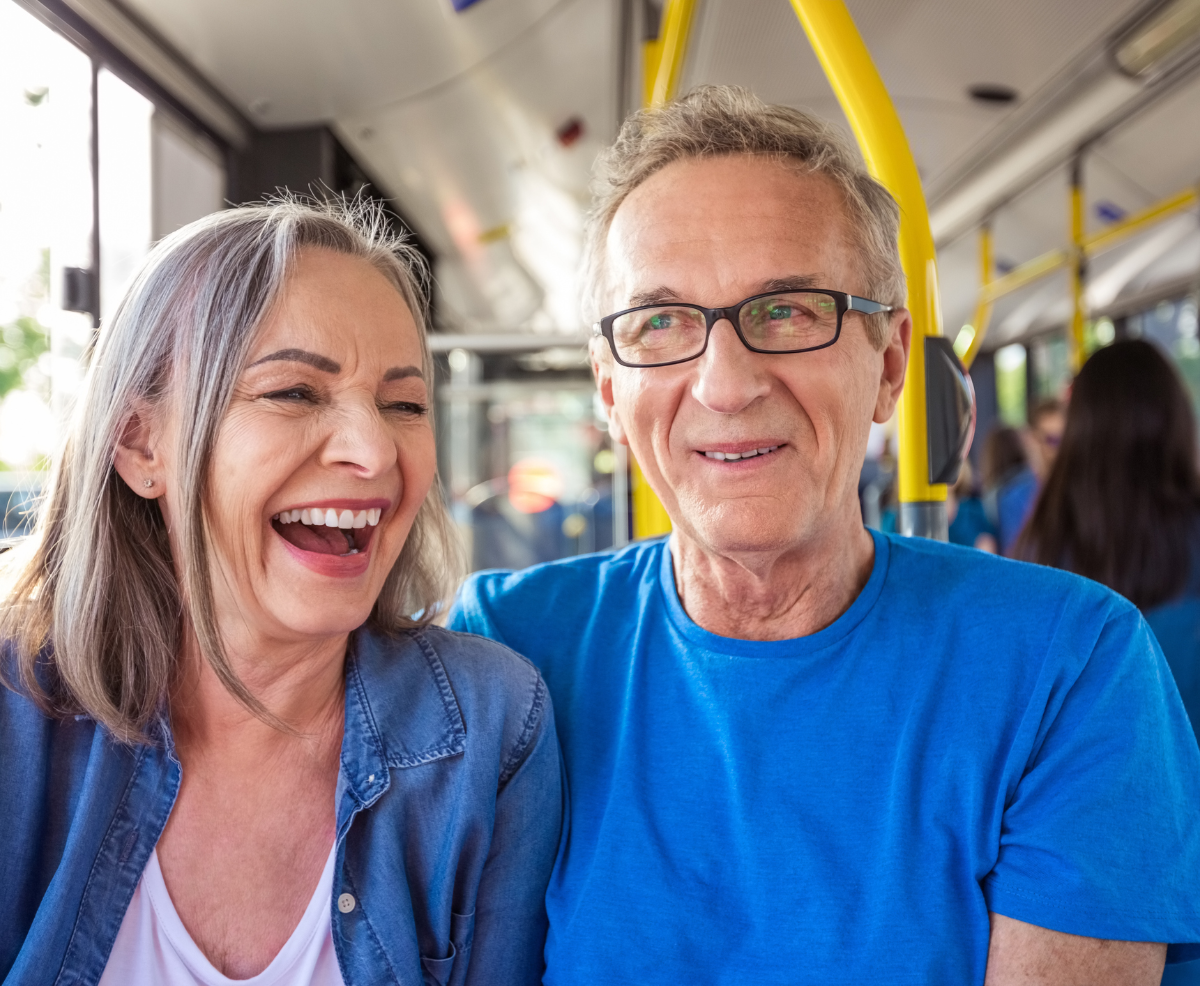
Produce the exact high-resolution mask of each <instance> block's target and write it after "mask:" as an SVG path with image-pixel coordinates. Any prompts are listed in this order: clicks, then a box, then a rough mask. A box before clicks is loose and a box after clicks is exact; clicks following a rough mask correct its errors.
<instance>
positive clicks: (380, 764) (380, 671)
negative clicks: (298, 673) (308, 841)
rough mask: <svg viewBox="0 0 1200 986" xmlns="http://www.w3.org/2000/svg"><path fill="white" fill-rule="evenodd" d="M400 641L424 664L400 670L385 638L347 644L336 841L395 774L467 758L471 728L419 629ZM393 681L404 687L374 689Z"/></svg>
mask: <svg viewBox="0 0 1200 986" xmlns="http://www.w3.org/2000/svg"><path fill="white" fill-rule="evenodd" d="M402 635H403V636H407V637H408V638H409V641H410V642H411V644H413V645H415V647H416V649H417V650H419V652H420V657H421V658H422V659H423V660H419V661H417V662H415V665H419V666H410V667H407V668H403V669H402V668H400V667H398V666H397V663H398V659H397V653H396V647H395V641H394V640H393V641H392V642H391V646H387V643H388V641H387V638H386V637H385V636H384V635H383V634H382V633H380V632H379V631H373V630H366V629H363V630H359V631H358V632H356V633H355V634H353V635H352V636H351V638H350V644H349V647H348V648H347V653H346V723H345V733H344V736H343V739H342V754H341V770H340V771H339V773H338V783H337V793H336V804H337V837H338V840H339V841H340V840H342V839H343V838H344V837H345V834H346V832H347V831H348V830H349V828H350V823H351V822H352V821H353V818H354V815H355V814H357V813H358V812H359V811H361V810H362V809H364V808H369V807H370V806H371V805H372V804H374V803H375V802H376V801H377V800H378V799H379V797H380V796H381V795H382V794H383V793H384V792H385V791H386V790H387V789H388V787H389V786H390V784H391V771H392V770H394V769H395V770H402V769H405V768H408V767H416V766H419V765H421V764H426V763H431V762H433V761H435V760H441V759H444V758H445V757H453V756H458V755H460V754H462V753H464V752H465V750H466V738H467V730H466V726H465V725H464V723H463V717H462V712H461V710H460V709H459V706H458V701H457V699H456V698H455V697H454V690H453V689H452V688H451V687H450V681H449V679H448V678H447V677H446V672H445V670H444V668H443V667H442V664H441V662H440V661H439V660H437V657H436V655H435V653H434V651H433V649H432V647H431V646H430V644H429V642H428V641H427V640H426V639H425V635H424V633H423V632H422V631H421V630H420V629H415V630H406V631H403V632H402ZM406 650H407V648H406ZM414 656H416V655H414ZM401 660H403V659H401ZM396 677H399V678H401V679H402V680H403V681H404V683H405V684H406V685H407V687H404V688H395V687H389V688H376V687H374V685H375V683H376V682H378V681H380V680H384V679H386V678H393V679H394V678H396Z"/></svg>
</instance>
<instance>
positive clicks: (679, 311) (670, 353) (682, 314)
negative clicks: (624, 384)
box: [612, 305, 707, 364]
mask: <svg viewBox="0 0 1200 986" xmlns="http://www.w3.org/2000/svg"><path fill="white" fill-rule="evenodd" d="M612 334H613V342H614V343H615V344H616V349H617V355H618V356H620V357H621V359H623V360H624V361H625V362H626V363H634V364H641V363H672V362H674V361H675V360H680V359H687V358H688V357H690V356H696V355H698V354H699V353H700V351H701V350H703V349H704V339H705V336H706V334H707V330H706V327H705V322H704V312H702V311H700V309H698V308H688V307H687V306H686V305H664V306H662V307H661V308H643V309H641V310H640V311H636V312H629V313H628V314H627V315H622V316H621V317H620V318H618V319H617V320H616V321H615V322H613V327H612Z"/></svg>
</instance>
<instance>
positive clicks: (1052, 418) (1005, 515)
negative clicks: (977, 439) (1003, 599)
mask: <svg viewBox="0 0 1200 986" xmlns="http://www.w3.org/2000/svg"><path fill="white" fill-rule="evenodd" d="M1062 427H1063V405H1062V402H1061V401H1052V399H1051V401H1043V402H1042V403H1039V404H1038V405H1037V407H1034V408H1033V410H1032V411H1031V413H1030V426H1028V428H1026V429H1025V431H1024V432H1018V431H1015V429H1013V428H997V429H996V431H995V432H992V437H994V439H995V441H996V451H995V456H996V458H997V459H1000V461H1001V462H1002V463H1003V469H1004V473H1003V475H1000V476H998V479H996V477H994V479H992V482H994V483H995V485H994V487H992V488H994V489H995V493H994V504H995V506H994V511H995V524H996V533H997V540H998V542H1000V551H1001V553H1002V554H1010V553H1012V551H1013V546H1014V545H1015V543H1016V537H1018V535H1019V534H1020V533H1021V528H1022V527H1024V525H1025V522H1026V521H1027V519H1028V516H1030V513H1031V511H1032V510H1033V503H1034V500H1037V495H1038V489H1039V488H1040V487H1042V483H1043V482H1044V481H1045V477H1046V475H1048V474H1049V470H1050V465H1051V464H1052V463H1054V456H1055V452H1056V451H1057V449H1058V443H1060V441H1061V440H1062ZM1014 441H1015V444H1016V446H1019V447H1020V449H1021V455H1020V459H1019V461H1020V465H1018V464H1016V463H1018V458H1016V452H1015V447H1014ZM992 471H994V473H998V471H1000V467H998V465H996V467H994V468H992Z"/></svg>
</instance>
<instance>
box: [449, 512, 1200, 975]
mask: <svg viewBox="0 0 1200 986" xmlns="http://www.w3.org/2000/svg"><path fill="white" fill-rule="evenodd" d="M873 537H874V541H875V562H874V568H873V571H872V573H871V576H870V579H869V580H868V582H867V585H866V587H865V588H864V589H863V590H862V592H861V593H860V594H859V596H858V598H857V599H856V600H855V601H854V602H853V604H852V605H851V606H850V608H849V609H848V610H847V611H846V612H845V613H843V614H842V615H841V616H840V617H839V618H838V619H837V620H836V621H834V623H833V624H831V625H830V626H828V627H826V628H825V629H824V630H821V631H820V632H818V633H814V634H812V635H811V636H807V637H800V638H797V639H794V640H782V641H771V642H761V641H747V640H734V639H730V638H727V637H719V636H716V635H715V634H712V633H709V632H707V631H705V630H703V629H701V628H700V627H699V626H697V625H696V624H695V623H693V622H692V620H691V619H690V618H689V617H688V615H687V613H686V612H685V611H684V609H683V607H682V606H681V604H680V602H679V598H678V596H677V594H676V591H675V585H674V580H673V576H672V567H671V557H670V552H669V550H668V547H667V542H665V541H653V542H643V543H639V544H636V545H633V546H631V547H629V548H626V549H624V550H622V551H619V552H616V553H612V554H604V555H590V556H583V557H579V558H572V559H568V560H565V561H560V562H553V563H550V564H547V565H541V566H538V567H536V568H532V569H528V570H526V571H524V572H519V573H516V574H512V573H507V572H484V573H481V574H477V575H475V576H473V577H472V578H471V579H469V580H468V581H467V583H466V585H465V586H464V588H463V590H462V593H461V594H460V597H459V600H458V602H457V604H456V606H455V609H454V611H453V614H452V616H451V626H452V627H454V628H455V629H458V630H469V631H474V632H476V633H481V634H483V635H485V636H489V637H492V638H494V639H496V640H500V641H503V642H504V643H506V644H508V645H509V646H510V647H512V648H514V649H515V650H517V651H519V652H521V653H523V654H525V655H526V656H527V657H529V658H530V659H532V660H533V662H534V663H535V664H536V665H537V666H538V667H539V668H540V669H541V671H542V674H543V676H544V677H545V679H546V682H547V685H548V686H549V689H550V693H551V696H552V698H553V701H554V706H555V717H556V721H557V723H558V731H559V739H560V741H561V743H562V749H563V755H564V762H565V765H566V770H567V778H568V784H569V788H570V804H571V807H570V819H569V832H567V834H566V835H565V836H564V842H563V845H562V847H561V848H560V854H559V859H558V862H557V864H556V867H555V872H554V875H553V877H552V878H551V883H550V887H549V890H548V893H547V907H548V911H549V916H550V932H549V937H548V939H547V944H546V959H547V970H546V977H545V982H546V983H548V984H551V986H559V984H579V983H596V984H618V983H619V984H630V986H633V984H636V986H653V984H663V986H667V984H670V986H677V984H679V983H687V984H689V986H702V984H716V983H722V984H724V983H728V984H735V983H736V984H741V983H749V982H753V983H756V984H757V983H763V984H775V983H779V984H783V983H787V984H789V986H791V984H796V983H819V984H832V983H855V984H861V983H872V984H879V983H913V984H917V983H920V984H922V986H929V984H941V983H945V984H953V986H962V984H966V983H982V982H983V977H984V970H985V965H986V960H987V949H988V939H989V932H988V910H989V909H990V910H993V911H996V912H998V913H1000V914H1005V915H1007V916H1009V917H1013V918H1016V919H1019V920H1021V921H1027V922H1030V923H1033V924H1037V925H1041V926H1043V927H1047V928H1053V929H1055V930H1058V931H1065V932H1070V933H1072V934H1077V935H1090V936H1094V937H1098V938H1113V939H1128V940H1143V941H1165V942H1187V943H1196V942H1200V748H1198V747H1197V745H1196V743H1195V741H1194V740H1193V738H1192V735H1191V729H1190V727H1189V726H1188V723H1187V719H1186V716H1185V714H1184V710H1183V705H1182V703H1181V702H1180V700H1179V694H1178V692H1177V690H1176V688H1175V685H1174V683H1173V682H1172V680H1171V676H1170V672H1169V671H1168V670H1167V666H1166V664H1165V663H1164V661H1163V658H1162V654H1161V653H1160V652H1159V650H1158V647H1157V645H1156V644H1155V643H1154V640H1153V637H1152V636H1151V634H1150V632H1149V630H1148V629H1147V627H1146V624H1145V623H1144V621H1143V620H1142V618H1141V616H1140V615H1139V614H1138V612H1137V610H1136V609H1134V607H1133V606H1132V605H1130V604H1129V603H1128V602H1126V601H1124V600H1123V599H1121V598H1120V597H1119V596H1117V595H1115V594H1114V593H1112V592H1110V591H1108V590H1107V589H1104V588H1103V587H1101V586H1099V585H1097V584H1096V583H1094V582H1089V581H1087V580H1085V579H1082V578H1079V577H1077V576H1074V575H1070V574H1067V573H1064V572H1060V571H1056V570H1053V569H1049V568H1042V567H1037V566H1032V565H1024V564H1020V563H1017V562H1012V561H1008V560H1005V559H1001V558H995V557H993V556H989V555H986V554H984V553H982V552H978V551H971V550H968V549H963V548H957V547H953V546H949V545H943V544H938V543H936V542H933V541H927V540H922V539H903V538H897V537H889V536H886V535H882V534H877V533H876V534H873ZM1193 956H1200V950H1194V949H1192V948H1175V949H1172V958H1173V959H1175V960H1181V959H1184V958H1190V957H1193Z"/></svg>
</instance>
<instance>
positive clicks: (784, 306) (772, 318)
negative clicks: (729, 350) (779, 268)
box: [738, 291, 838, 353]
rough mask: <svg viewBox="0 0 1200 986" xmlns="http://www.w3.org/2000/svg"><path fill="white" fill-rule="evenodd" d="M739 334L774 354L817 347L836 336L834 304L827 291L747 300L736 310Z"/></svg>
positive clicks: (753, 344)
mask: <svg viewBox="0 0 1200 986" xmlns="http://www.w3.org/2000/svg"><path fill="white" fill-rule="evenodd" d="M738 321H740V322H741V325H742V335H744V336H745V337H746V341H747V342H748V343H750V345H751V346H753V347H754V348H755V349H765V350H767V351H769V352H774V353H787V352H795V351H796V350H798V349H818V348H820V347H821V346H827V345H829V343H831V342H833V340H834V337H835V336H836V335H837V327H838V310H837V303H836V302H835V301H834V299H833V297H832V296H831V295H828V294H818V293H816V292H807V291H805V292H790V293H788V294H778V295H770V296H768V297H765V298H755V299H754V300H753V301H748V302H746V304H744V305H743V306H742V308H741V311H739V312H738Z"/></svg>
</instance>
